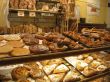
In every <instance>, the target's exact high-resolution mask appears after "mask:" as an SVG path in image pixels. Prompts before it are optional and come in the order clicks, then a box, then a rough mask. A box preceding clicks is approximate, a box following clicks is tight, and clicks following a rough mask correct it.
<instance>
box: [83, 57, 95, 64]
mask: <svg viewBox="0 0 110 82" xmlns="http://www.w3.org/2000/svg"><path fill="white" fill-rule="evenodd" d="M93 60H94V59H93V57H92V56H88V57H87V58H86V59H84V61H85V62H86V63H88V64H89V63H91V62H92V61H93Z"/></svg>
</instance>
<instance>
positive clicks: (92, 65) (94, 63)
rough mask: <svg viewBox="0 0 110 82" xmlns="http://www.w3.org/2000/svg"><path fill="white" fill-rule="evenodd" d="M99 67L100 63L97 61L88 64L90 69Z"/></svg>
mask: <svg viewBox="0 0 110 82" xmlns="http://www.w3.org/2000/svg"><path fill="white" fill-rule="evenodd" d="M99 65H101V63H100V62H98V61H96V60H94V61H93V62H92V63H91V64H90V66H91V67H92V68H97V67H98V66H99Z"/></svg>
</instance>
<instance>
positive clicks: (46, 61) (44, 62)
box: [40, 60, 50, 66]
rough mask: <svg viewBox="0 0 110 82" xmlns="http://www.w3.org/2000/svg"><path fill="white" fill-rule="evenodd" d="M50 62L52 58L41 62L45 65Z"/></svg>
mask: <svg viewBox="0 0 110 82" xmlns="http://www.w3.org/2000/svg"><path fill="white" fill-rule="evenodd" d="M49 62H50V60H44V61H41V62H40V63H41V64H42V65H43V66H45V65H48V63H49Z"/></svg>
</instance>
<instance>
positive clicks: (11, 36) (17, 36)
mask: <svg viewBox="0 0 110 82" xmlns="http://www.w3.org/2000/svg"><path fill="white" fill-rule="evenodd" d="M4 38H5V39H6V40H8V41H10V40H21V37H20V36H19V35H5V36H4Z"/></svg>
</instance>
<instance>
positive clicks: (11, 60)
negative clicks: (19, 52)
mask: <svg viewBox="0 0 110 82" xmlns="http://www.w3.org/2000/svg"><path fill="white" fill-rule="evenodd" d="M104 50H110V46H107V47H99V48H89V49H82V50H71V51H64V52H57V53H47V54H37V55H27V56H19V57H7V58H1V59H0V66H5V65H11V64H18V63H24V62H32V61H41V60H47V59H55V58H63V57H69V56H75V55H80V54H85V53H92V52H98V51H104Z"/></svg>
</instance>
